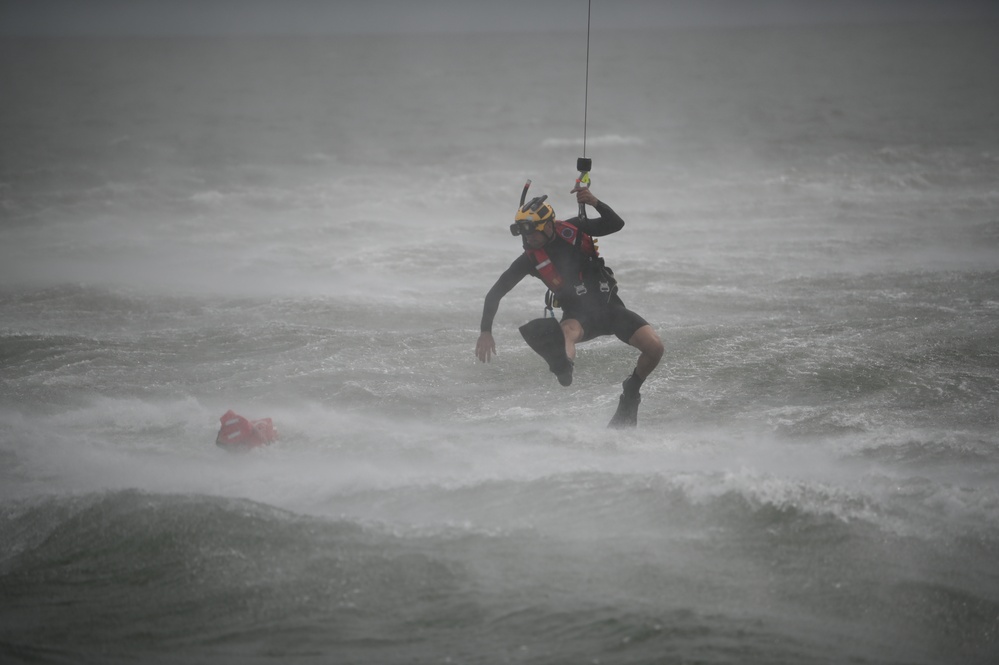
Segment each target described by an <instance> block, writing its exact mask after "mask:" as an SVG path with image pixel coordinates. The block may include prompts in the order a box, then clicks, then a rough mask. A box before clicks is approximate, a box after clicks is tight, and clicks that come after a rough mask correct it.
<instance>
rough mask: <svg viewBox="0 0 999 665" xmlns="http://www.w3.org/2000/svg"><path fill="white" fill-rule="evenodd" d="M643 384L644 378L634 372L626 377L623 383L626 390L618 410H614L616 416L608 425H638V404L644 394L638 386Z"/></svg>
mask: <svg viewBox="0 0 999 665" xmlns="http://www.w3.org/2000/svg"><path fill="white" fill-rule="evenodd" d="M641 385H642V379H639V378H638V377H637V376H636V375H634V374H633V375H632V376H629V377H628V378H627V379H625V381H624V383H622V384H621V387H622V388H623V389H624V392H622V393H621V397H620V399H618V402H617V411H615V412H614V417H613V418H611V421H610V422H609V423H608V424H607V427H609V428H611V429H625V428H628V427H637V426H638V405H639V404H641V403H642V396H641V394H640V393H639V392H638V388H639V387H640V386H641Z"/></svg>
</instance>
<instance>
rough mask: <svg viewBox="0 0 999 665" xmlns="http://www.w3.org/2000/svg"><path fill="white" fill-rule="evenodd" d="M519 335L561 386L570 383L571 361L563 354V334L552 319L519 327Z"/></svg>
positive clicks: (531, 322)
mask: <svg viewBox="0 0 999 665" xmlns="http://www.w3.org/2000/svg"><path fill="white" fill-rule="evenodd" d="M520 334H521V335H522V336H523V337H524V341H525V342H527V345H528V346H530V347H531V348H532V349H534V351H535V353H537V354H538V355H539V356H541V357H542V358H544V359H545V362H547V363H548V369H549V370H551V372H552V374H554V375H555V376H556V377H558V382H559V383H561V384H562V385H563V386H568V385H570V384H571V383H572V361H571V360H569V356H567V355H566V354H565V334H563V333H562V326H560V325H559V323H558V321H556V320H555V319H552V318H547V317H546V318H543V319H534V320H533V321H528V322H527V323H525V324H524V325H522V326H520Z"/></svg>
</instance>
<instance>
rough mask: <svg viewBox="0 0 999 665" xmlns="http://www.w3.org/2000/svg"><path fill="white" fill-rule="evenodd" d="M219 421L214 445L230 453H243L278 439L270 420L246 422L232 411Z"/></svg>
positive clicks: (227, 412) (262, 419)
mask: <svg viewBox="0 0 999 665" xmlns="http://www.w3.org/2000/svg"><path fill="white" fill-rule="evenodd" d="M219 420H221V421H222V429H220V430H219V435H218V436H217V437H215V445H217V446H218V447H219V448H225V449H226V450H232V451H237V452H238V451H244V450H251V449H253V448H257V447H259V446H264V445H267V444H268V443H273V442H274V441H277V439H278V431H277V430H276V429H275V428H274V423H272V422H271V419H270V418H261V419H260V420H247V419H246V418H244V417H243V416H241V415H239V414H238V413H236V412H235V411H233V410H232V409H229V410H228V411H226V412H225V415H224V416H222V417H221V418H220V419H219Z"/></svg>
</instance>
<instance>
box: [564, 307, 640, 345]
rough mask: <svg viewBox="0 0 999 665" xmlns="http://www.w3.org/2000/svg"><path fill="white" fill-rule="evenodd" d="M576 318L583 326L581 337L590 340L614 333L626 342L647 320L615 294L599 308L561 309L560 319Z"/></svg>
mask: <svg viewBox="0 0 999 665" xmlns="http://www.w3.org/2000/svg"><path fill="white" fill-rule="evenodd" d="M566 319H576V320H577V321H579V325H581V326H583V339H582V340H580V341H583V342H585V341H587V340H591V339H593V338H594V337H601V336H602V335H616V336H617V338H618V339H619V340H621V341H622V342H624V343H625V344H627V343H628V340H630V339H631V336H632V335H634V334H635V331H637V330H638V329H639V328H641V327H642V326H647V325H649V322H648V321H646V320H645V319H643V318H642V317H641V316H639V315H638V314H636V313H635V312H632V311H631V310H630V309H628V308H627V307H625V306H624V303H623V302H621V299H620V298H618V297H617V295H615V296H614V297H613V298H611V301H610V302H609V303H608V304H607V306H606V307H600V308H599V309H589V308H587V309H578V310H572V311H567V310H563V314H562V321H565V320H566Z"/></svg>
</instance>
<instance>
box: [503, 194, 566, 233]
mask: <svg viewBox="0 0 999 665" xmlns="http://www.w3.org/2000/svg"><path fill="white" fill-rule="evenodd" d="M547 198H548V195H547V194H545V195H544V196H536V197H534V198H533V199H531V200H530V201H528V202H527V203H526V204H524V205H522V206H520V209H518V210H517V214H516V215H514V216H513V224H511V225H510V233H512V234H513V235H515V236H519V235H527V234H529V233H534V232H535V231H542V230H544V228H545V223H546V222H549V221H554V220H555V209H554V208H552V206H551V204H550V203H545V199H547Z"/></svg>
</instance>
